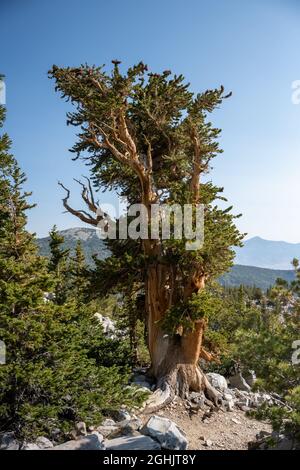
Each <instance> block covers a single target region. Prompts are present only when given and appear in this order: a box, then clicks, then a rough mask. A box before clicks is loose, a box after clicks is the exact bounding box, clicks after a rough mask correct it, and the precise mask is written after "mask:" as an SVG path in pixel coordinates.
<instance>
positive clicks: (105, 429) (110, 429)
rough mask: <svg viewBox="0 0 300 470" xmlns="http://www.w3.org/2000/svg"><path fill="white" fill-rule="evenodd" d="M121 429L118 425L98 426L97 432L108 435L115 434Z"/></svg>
mask: <svg viewBox="0 0 300 470" xmlns="http://www.w3.org/2000/svg"><path fill="white" fill-rule="evenodd" d="M119 430H120V428H119V427H118V426H102V425H101V426H98V427H97V432H99V433H100V434H102V436H103V437H108V436H110V435H111V434H115V433H117V432H118V431H119Z"/></svg>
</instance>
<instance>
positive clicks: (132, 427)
mask: <svg viewBox="0 0 300 470" xmlns="http://www.w3.org/2000/svg"><path fill="white" fill-rule="evenodd" d="M118 425H119V427H120V432H121V433H122V434H132V433H133V432H134V431H138V430H139V429H140V428H141V427H142V425H143V423H142V421H141V419H140V418H136V417H135V418H132V419H131V420H127V419H126V420H125V421H121V422H120V423H118Z"/></svg>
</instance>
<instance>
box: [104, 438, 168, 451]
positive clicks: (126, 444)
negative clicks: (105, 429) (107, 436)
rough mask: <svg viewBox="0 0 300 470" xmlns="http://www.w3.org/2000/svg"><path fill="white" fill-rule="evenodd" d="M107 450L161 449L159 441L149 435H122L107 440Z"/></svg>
mask: <svg viewBox="0 0 300 470" xmlns="http://www.w3.org/2000/svg"><path fill="white" fill-rule="evenodd" d="M105 447H106V450H159V449H160V445H159V444H158V442H156V441H154V440H153V439H151V437H148V436H142V435H138V436H122V437H117V438H115V439H111V440H106V441H105Z"/></svg>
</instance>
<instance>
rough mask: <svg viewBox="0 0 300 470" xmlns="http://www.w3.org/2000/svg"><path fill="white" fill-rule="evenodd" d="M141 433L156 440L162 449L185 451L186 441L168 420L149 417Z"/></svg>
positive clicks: (175, 426)
mask: <svg viewBox="0 0 300 470" xmlns="http://www.w3.org/2000/svg"><path fill="white" fill-rule="evenodd" d="M141 432H142V433H143V434H145V435H147V436H150V437H153V438H154V439H156V440H157V441H158V442H159V443H160V445H161V447H162V448H163V449H169V450H186V449H187V447H188V441H187V439H186V437H185V436H184V434H183V433H182V431H180V429H179V428H178V426H177V425H176V424H175V423H174V422H173V421H171V420H170V419H168V418H162V417H161V416H151V418H150V419H149V421H148V422H147V423H146V424H145V425H144V427H143V428H142V430H141Z"/></svg>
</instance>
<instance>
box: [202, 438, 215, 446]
mask: <svg viewBox="0 0 300 470" xmlns="http://www.w3.org/2000/svg"><path fill="white" fill-rule="evenodd" d="M204 445H205V446H206V447H211V446H212V445H213V443H212V441H211V440H210V439H206V441H205V443H204Z"/></svg>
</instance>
